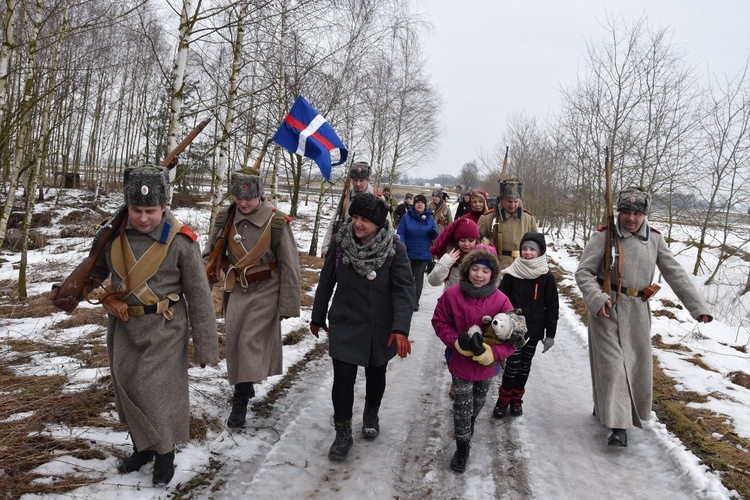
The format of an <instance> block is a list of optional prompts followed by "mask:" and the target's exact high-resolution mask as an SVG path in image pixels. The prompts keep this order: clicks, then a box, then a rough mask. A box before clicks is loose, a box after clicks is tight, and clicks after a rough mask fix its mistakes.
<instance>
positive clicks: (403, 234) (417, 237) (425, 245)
mask: <svg viewBox="0 0 750 500" xmlns="http://www.w3.org/2000/svg"><path fill="white" fill-rule="evenodd" d="M397 232H398V237H399V238H400V239H401V241H402V242H403V244H404V245H406V253H407V255H408V256H409V259H411V260H431V259H432V254H431V253H430V247H431V246H432V240H434V239H435V238H437V235H438V228H437V223H436V222H435V218H434V217H433V216H432V212H430V210H429V209H428V208H425V210H424V212H422V213H421V214H417V212H415V211H414V209H413V208H410V209H409V211H408V212H406V214H405V215H404V216H403V217H401V221H399V223H398V231H397Z"/></svg>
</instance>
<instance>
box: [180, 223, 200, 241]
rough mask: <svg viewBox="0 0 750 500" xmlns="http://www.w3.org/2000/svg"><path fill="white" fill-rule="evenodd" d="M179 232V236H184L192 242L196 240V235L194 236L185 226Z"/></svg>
mask: <svg viewBox="0 0 750 500" xmlns="http://www.w3.org/2000/svg"><path fill="white" fill-rule="evenodd" d="M179 232H180V234H184V235H185V236H187V237H188V238H190V239H191V240H193V241H196V240H197V239H198V235H197V234H195V232H194V231H193V230H192V229H190V228H189V227H187V226H182V227H181V228H180V231H179Z"/></svg>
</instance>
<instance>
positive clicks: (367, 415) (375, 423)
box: [362, 401, 380, 439]
mask: <svg viewBox="0 0 750 500" xmlns="http://www.w3.org/2000/svg"><path fill="white" fill-rule="evenodd" d="M378 410H380V407H379V406H375V405H371V404H370V403H368V402H367V401H365V411H364V412H363V413H362V437H363V438H365V439H375V438H376V437H378V434H380V419H379V418H378Z"/></svg>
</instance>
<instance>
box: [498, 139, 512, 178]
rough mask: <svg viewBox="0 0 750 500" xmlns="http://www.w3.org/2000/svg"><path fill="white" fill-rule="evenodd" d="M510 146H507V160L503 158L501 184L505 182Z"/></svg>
mask: <svg viewBox="0 0 750 500" xmlns="http://www.w3.org/2000/svg"><path fill="white" fill-rule="evenodd" d="M509 149H510V146H505V158H503V169H502V170H501V171H500V182H502V181H504V180H505V169H506V168H507V167H508V150H509Z"/></svg>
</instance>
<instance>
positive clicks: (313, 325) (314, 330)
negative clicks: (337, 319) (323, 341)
mask: <svg viewBox="0 0 750 500" xmlns="http://www.w3.org/2000/svg"><path fill="white" fill-rule="evenodd" d="M321 329H322V330H323V331H324V332H326V333H328V327H327V326H326V325H325V323H323V324H322V325H319V324H318V323H313V322H312V321H311V322H310V331H311V332H312V334H313V335H315V338H316V339H317V338H320V337H319V336H318V332H319V331H320V330H321Z"/></svg>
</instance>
